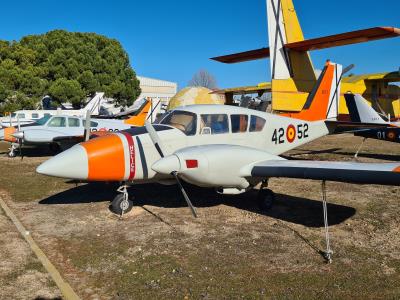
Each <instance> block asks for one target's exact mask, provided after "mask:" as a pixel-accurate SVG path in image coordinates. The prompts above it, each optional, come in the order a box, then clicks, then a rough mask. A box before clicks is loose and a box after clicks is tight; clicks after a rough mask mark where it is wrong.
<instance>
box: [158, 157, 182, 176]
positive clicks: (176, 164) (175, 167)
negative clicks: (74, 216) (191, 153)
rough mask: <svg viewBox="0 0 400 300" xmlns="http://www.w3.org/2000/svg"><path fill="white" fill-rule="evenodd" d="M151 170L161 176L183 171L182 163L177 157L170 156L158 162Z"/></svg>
mask: <svg viewBox="0 0 400 300" xmlns="http://www.w3.org/2000/svg"><path fill="white" fill-rule="evenodd" d="M151 168H152V169H153V171H154V172H157V173H160V174H166V175H167V174H171V173H172V172H173V171H179V170H180V169H181V163H180V161H179V158H178V157H177V156H176V155H169V156H167V157H164V158H161V159H159V160H158V161H156V162H155V163H154V164H153V165H152V166H151Z"/></svg>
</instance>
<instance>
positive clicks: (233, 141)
mask: <svg viewBox="0 0 400 300" xmlns="http://www.w3.org/2000/svg"><path fill="white" fill-rule="evenodd" d="M341 77H342V67H341V66H340V65H337V64H334V63H331V62H327V64H326V66H325V68H324V70H323V72H322V74H321V75H320V78H319V80H318V81H317V85H316V87H315V89H314V92H313V93H311V94H310V99H309V101H307V106H306V107H305V108H304V109H303V111H302V112H301V113H300V114H301V116H299V117H301V118H289V117H285V116H280V115H274V114H269V113H266V112H261V111H255V110H250V109H247V108H242V107H233V106H226V105H193V106H186V107H181V108H176V109H174V110H172V111H170V112H169V113H168V114H167V115H166V116H165V117H164V118H163V119H162V120H161V122H160V123H159V124H154V125H152V124H150V123H149V122H148V123H146V126H145V127H137V128H133V129H128V130H124V131H121V132H118V133H111V134H109V135H106V136H103V137H99V138H96V139H93V140H90V141H87V142H84V143H80V144H78V145H75V146H73V147H72V148H70V149H68V150H66V151H65V152H62V153H60V154H58V155H57V156H55V157H53V158H51V159H49V160H48V161H46V162H44V163H42V164H41V165H40V166H39V167H38V168H37V170H36V171H37V172H38V173H40V174H44V175H49V176H56V177H62V178H69V179H76V180H83V181H107V182H109V181H114V182H123V184H122V185H121V187H120V188H119V189H118V191H119V192H121V194H119V195H117V196H116V197H115V198H114V200H113V201H112V204H111V207H112V210H113V212H115V213H118V214H123V213H126V212H128V211H129V210H131V208H132V206H133V202H132V200H130V199H129V197H128V191H127V186H128V185H130V184H135V183H136V184H137V183H139V184H140V183H145V182H160V183H169V184H170V183H172V182H176V183H177V184H178V185H179V187H180V189H181V191H182V193H183V196H184V198H185V200H186V202H187V204H188V206H189V207H190V209H191V211H192V213H193V215H194V216H197V212H196V209H195V207H194V206H193V205H192V203H191V201H190V199H189V197H188V196H187V194H186V192H185V190H184V189H183V187H182V185H181V183H180V179H182V180H184V181H186V182H189V183H191V184H194V185H197V186H201V187H212V188H215V189H216V190H217V191H218V192H220V193H223V194H239V193H243V192H245V191H248V190H250V189H252V188H254V187H255V186H256V185H258V184H259V183H262V188H261V190H260V193H259V197H258V199H259V203H260V206H261V207H262V208H264V209H267V208H269V207H270V206H271V204H272V201H273V199H274V194H273V192H272V191H271V190H269V189H265V187H266V185H267V182H268V179H269V178H271V177H289V178H305V179H314V180H322V181H323V189H324V191H325V181H328V180H329V181H339V182H351V183H361V184H383V185H400V163H358V162H334V161H299V160H285V159H284V158H282V157H280V156H279V155H281V154H282V153H284V152H286V151H288V150H290V149H293V148H296V147H299V146H301V145H304V144H306V143H309V142H311V141H313V140H315V139H317V138H320V137H322V136H325V135H327V134H329V133H330V132H332V130H333V129H334V127H335V121H336V117H337V111H338V101H339V95H340V81H341ZM323 201H324V205H323V208H324V216H327V210H326V199H325V197H324V199H323ZM325 225H326V229H327V228H328V224H327V218H326V217H325ZM326 239H327V251H326V256H325V257H326V259H327V260H328V261H330V259H331V250H330V246H329V236H328V235H326Z"/></svg>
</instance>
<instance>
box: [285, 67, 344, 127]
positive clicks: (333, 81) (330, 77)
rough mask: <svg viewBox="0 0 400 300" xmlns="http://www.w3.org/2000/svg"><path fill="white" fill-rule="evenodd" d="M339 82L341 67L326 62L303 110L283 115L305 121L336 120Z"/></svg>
mask: <svg viewBox="0 0 400 300" xmlns="http://www.w3.org/2000/svg"><path fill="white" fill-rule="evenodd" d="M341 80H342V65H339V64H335V63H331V62H330V61H327V63H326V64H325V67H324V69H323V70H322V72H321V74H320V76H319V78H318V80H317V82H316V84H315V85H314V88H313V90H312V91H311V93H310V94H309V95H308V97H307V101H306V103H305V104H304V107H303V109H302V110H301V111H300V112H298V113H288V114H283V115H284V116H288V117H291V118H296V119H301V120H306V121H318V120H326V119H335V118H337V115H338V103H339V98H340V84H341Z"/></svg>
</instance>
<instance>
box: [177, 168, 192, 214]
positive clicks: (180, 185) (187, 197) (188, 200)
mask: <svg viewBox="0 0 400 300" xmlns="http://www.w3.org/2000/svg"><path fill="white" fill-rule="evenodd" d="M171 174H172V175H174V177H175V179H176V182H177V183H178V186H179V188H180V189H181V192H182V194H183V197H184V198H185V200H186V203H187V205H188V206H189V208H190V210H191V211H192V214H193V216H194V217H195V218H197V211H196V208H195V207H194V206H193V204H192V202H191V201H190V199H189V196H188V195H187V194H186V191H185V189H184V188H183V186H182V183H181V181H180V180H179V177H178V173H177V172H176V171H174V172H172V173H171Z"/></svg>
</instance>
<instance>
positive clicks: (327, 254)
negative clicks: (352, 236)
mask: <svg viewBox="0 0 400 300" xmlns="http://www.w3.org/2000/svg"><path fill="white" fill-rule="evenodd" d="M322 208H323V211H324V226H325V243H326V251H325V252H322V255H323V257H324V258H325V260H326V262H327V263H328V264H330V263H331V262H332V254H333V251H332V250H331V245H330V242H329V225H328V208H327V205H326V186H325V180H323V181H322Z"/></svg>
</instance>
